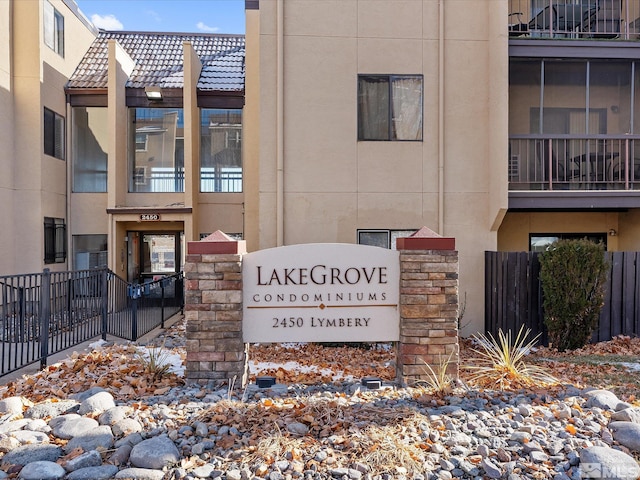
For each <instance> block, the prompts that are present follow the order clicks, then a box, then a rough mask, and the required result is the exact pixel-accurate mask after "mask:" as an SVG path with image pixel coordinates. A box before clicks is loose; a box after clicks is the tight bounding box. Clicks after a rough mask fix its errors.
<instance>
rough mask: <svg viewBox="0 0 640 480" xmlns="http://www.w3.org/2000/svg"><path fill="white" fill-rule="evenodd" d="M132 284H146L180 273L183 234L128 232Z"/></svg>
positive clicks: (129, 272) (129, 267)
mask: <svg viewBox="0 0 640 480" xmlns="http://www.w3.org/2000/svg"><path fill="white" fill-rule="evenodd" d="M127 238H128V242H127V243H128V244H129V248H128V253H129V254H128V257H129V258H128V275H129V281H130V282H138V283H145V282H150V281H153V280H157V279H159V278H162V277H163V276H165V275H172V274H174V273H177V272H180V270H181V268H182V248H181V247H182V245H181V244H182V238H183V235H182V232H163V233H147V232H128V234H127Z"/></svg>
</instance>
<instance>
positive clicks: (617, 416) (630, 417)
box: [611, 407, 640, 424]
mask: <svg viewBox="0 0 640 480" xmlns="http://www.w3.org/2000/svg"><path fill="white" fill-rule="evenodd" d="M611 420H613V421H617V422H634V423H639V424H640V408H639V407H630V408H625V409H622V410H619V411H617V412H614V413H612V414H611Z"/></svg>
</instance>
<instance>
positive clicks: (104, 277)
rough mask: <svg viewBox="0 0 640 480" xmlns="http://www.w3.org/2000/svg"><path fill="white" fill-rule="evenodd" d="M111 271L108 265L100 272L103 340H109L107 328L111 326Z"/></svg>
mask: <svg viewBox="0 0 640 480" xmlns="http://www.w3.org/2000/svg"><path fill="white" fill-rule="evenodd" d="M108 281H109V271H108V269H107V267H103V268H102V270H101V272H100V282H101V284H100V288H101V292H100V293H101V297H102V309H101V310H102V312H101V313H102V340H105V341H106V340H107V330H108V326H109V310H108V306H109V284H108V283H107V282H108Z"/></svg>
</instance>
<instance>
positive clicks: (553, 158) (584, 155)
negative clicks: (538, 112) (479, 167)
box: [508, 135, 640, 190]
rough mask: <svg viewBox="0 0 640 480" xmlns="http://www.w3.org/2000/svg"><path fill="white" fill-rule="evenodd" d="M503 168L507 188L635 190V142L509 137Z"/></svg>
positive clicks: (638, 184)
mask: <svg viewBox="0 0 640 480" xmlns="http://www.w3.org/2000/svg"><path fill="white" fill-rule="evenodd" d="M508 168H509V172H508V175H509V190H640V139H636V138H629V137H611V136H606V137H605V136H603V135H591V136H589V137H581V138H577V137H575V136H569V135H557V136H544V137H543V136H540V135H529V136H518V137H516V136H514V137H511V138H510V139H509V166H508Z"/></svg>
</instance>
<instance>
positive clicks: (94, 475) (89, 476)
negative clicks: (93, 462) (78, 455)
mask: <svg viewBox="0 0 640 480" xmlns="http://www.w3.org/2000/svg"><path fill="white" fill-rule="evenodd" d="M117 473H118V467H116V466H115V465H100V466H98V467H86V468H80V469H78V470H75V471H73V472H71V473H69V474H68V475H67V480H111V479H112V478H113V477H114V476H115V475H116V474H117Z"/></svg>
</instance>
